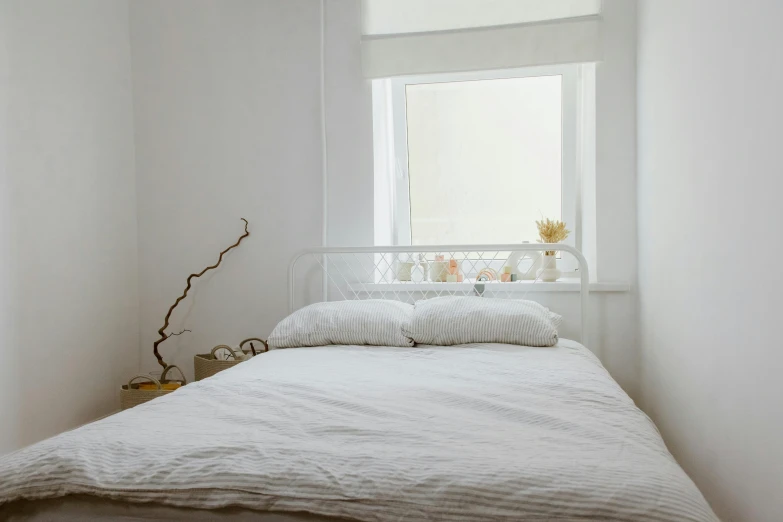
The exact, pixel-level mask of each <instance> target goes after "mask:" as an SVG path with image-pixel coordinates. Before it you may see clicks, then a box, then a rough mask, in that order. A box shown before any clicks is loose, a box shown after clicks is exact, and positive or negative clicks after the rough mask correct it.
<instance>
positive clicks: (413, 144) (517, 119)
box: [406, 76, 562, 245]
mask: <svg viewBox="0 0 783 522" xmlns="http://www.w3.org/2000/svg"><path fill="white" fill-rule="evenodd" d="M561 100H562V77H560V76H544V77H532V78H512V79H499V80H479V81H467V82H453V83H432V84H418V85H408V86H407V87H406V110H407V127H408V171H409V180H410V208H411V241H412V243H413V244H414V245H429V244H486V243H519V242H521V241H531V242H535V241H536V240H537V239H538V233H537V230H536V225H535V221H536V220H537V219H541V216H546V217H550V218H558V219H560V218H561V216H562V204H561V186H562V101H561Z"/></svg>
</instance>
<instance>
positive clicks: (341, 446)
mask: <svg viewBox="0 0 783 522" xmlns="http://www.w3.org/2000/svg"><path fill="white" fill-rule="evenodd" d="M71 495H82V496H84V495H87V496H90V497H97V498H100V499H103V500H111V501H118V502H121V503H133V504H136V503H142V504H150V505H154V506H168V507H179V508H199V509H222V508H231V509H234V510H251V511H256V512H264V513H278V514H286V513H297V514H298V513H307V514H310V515H315V516H319V517H340V518H347V519H355V520H367V521H379V522H384V521H392V520H394V521H398V520H414V521H415V520H449V521H473V520H487V521H509V520H561V521H567V520H580V521H584V520H633V521H678V522H679V521H714V520H717V519H716V517H715V515H714V514H713V512H712V511H711V509H710V508H709V506H708V505H707V503H706V502H705V500H704V498H703V497H702V495H701V494H700V492H699V491H698V489H697V488H696V486H695V485H694V484H693V482H692V481H691V480H690V479H689V478H688V476H687V475H686V474H685V473H684V472H683V470H682V469H681V468H680V467H679V466H678V465H677V463H676V462H675V460H674V458H672V456H671V455H670V454H669V452H668V451H667V449H666V446H665V445H664V443H663V441H662V440H661V437H660V435H659V434H658V432H657V430H656V428H655V426H654V425H653V424H652V422H651V421H650V420H649V419H648V418H647V417H646V416H645V415H644V413H642V412H641V411H640V410H639V409H638V408H636V406H635V405H634V404H633V402H632V401H631V399H630V398H629V397H628V396H627V395H626V394H625V393H624V392H623V391H622V389H621V388H620V387H619V386H618V385H617V384H616V383H615V382H614V381H613V380H612V379H611V377H610V376H609V375H608V373H607V372H606V370H605V369H604V368H603V367H602V366H601V364H600V362H599V361H598V360H597V359H596V358H595V357H594V356H593V354H592V353H591V352H590V351H589V350H587V349H586V348H584V347H583V346H581V345H579V344H578V343H575V342H572V341H563V340H561V341H560V343H559V344H558V345H557V346H555V347H552V348H528V347H520V346H511V345H500V344H473V345H461V346H450V347H437V346H432V347H426V346H419V347H416V348H388V347H363V346H329V347H317V348H297V349H289V350H277V351H272V352H269V353H267V354H264V355H262V356H260V357H256V358H254V359H253V360H251V361H249V362H247V363H243V364H241V365H238V366H236V367H234V368H233V369H231V370H227V371H225V372H222V373H220V374H218V375H216V376H215V377H213V378H210V379H206V380H204V381H200V382H197V383H193V384H189V385H188V386H186V387H185V388H182V389H181V390H178V391H177V392H176V393H172V394H169V395H167V396H165V397H162V398H159V399H156V400H155V401H152V402H150V403H147V404H144V405H141V406H138V407H136V408H133V409H131V410H127V411H125V412H122V413H119V414H117V415H114V416H112V417H109V418H106V419H103V420H101V421H98V422H96V423H93V424H90V425H87V426H84V427H82V428H79V429H77V430H74V431H71V432H68V433H64V434H62V435H59V436H57V437H54V438H52V439H48V440H46V441H43V442H41V443H39V444H36V445H34V446H31V447H29V448H26V449H23V450H21V451H19V452H16V453H13V454H11V455H7V456H5V457H2V458H0V510H2V511H0V513H5V514H6V515H8V514H11V513H14V512H15V510H18V509H20V508H21V507H24V506H27V508H28V509H29V507H30V506H31V505H33V506H34V505H35V503H34V502H32V503H31V502H30V501H36V500H44V499H59V498H63V497H69V496H71ZM22 501H27V502H26V503H20V502H22Z"/></svg>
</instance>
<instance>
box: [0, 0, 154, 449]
mask: <svg viewBox="0 0 783 522" xmlns="http://www.w3.org/2000/svg"><path fill="white" fill-rule="evenodd" d="M0 20H1V21H2V22H0V23H2V25H1V26H0V29H2V30H1V31H0V87H1V88H0V96H2V98H1V99H0V102H2V106H0V138H2V141H0V191H2V192H0V205H2V208H1V209H0V212H2V225H1V226H0V241H2V244H0V251H2V256H1V259H0V262H2V265H0V280H2V285H3V288H2V300H1V301H0V304H2V309H0V317H2V324H0V327H1V328H2V333H1V334H2V338H1V339H0V360H2V364H0V414H2V422H0V453H3V452H5V451H8V450H11V449H14V448H16V447H18V446H20V445H23V444H28V443H31V442H34V441H36V440H39V439H42V438H45V437H47V436H50V435H53V434H55V433H57V432H60V431H63V430H66V429H68V428H72V427H74V426H76V425H78V424H81V423H84V422H87V421H90V420H93V419H95V418H96V417H98V416H100V415H103V414H105V413H109V412H111V411H114V410H116V409H118V407H119V400H118V397H119V385H120V384H121V382H122V381H123V380H124V379H127V378H128V376H129V375H132V374H133V373H135V371H136V369H137V368H138V360H139V357H138V351H137V346H138V318H137V313H138V298H137V290H136V286H137V259H136V217H135V216H136V198H135V184H134V147H133V131H132V128H133V120H132V109H131V103H132V99H131V79H130V49H129V45H128V11H127V3H126V1H125V0H78V1H73V2H58V1H56V0H2V1H0Z"/></svg>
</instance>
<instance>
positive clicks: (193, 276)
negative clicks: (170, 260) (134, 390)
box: [152, 218, 250, 368]
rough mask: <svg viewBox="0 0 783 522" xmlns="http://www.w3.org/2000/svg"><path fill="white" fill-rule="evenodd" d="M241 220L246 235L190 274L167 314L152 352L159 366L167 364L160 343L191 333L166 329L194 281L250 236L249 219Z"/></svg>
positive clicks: (218, 264) (218, 263)
mask: <svg viewBox="0 0 783 522" xmlns="http://www.w3.org/2000/svg"><path fill="white" fill-rule="evenodd" d="M241 219H242V221H244V222H245V233H244V234H242V235H241V236H239V239H237V242H236V243H234V244H233V245H231V246H230V247H228V248H226V249H225V250H223V251H222V252H221V253H220V257H218V260H217V263H215V264H214V265H211V266H208V267H206V268H205V269H204V270H202V271H201V272H199V273H197V274H190V275H189V276H188V281H187V283H188V284H187V286H186V287H185V291H184V292H182V295H181V296H179V297H178V298H177V300H176V301H174V304H173V305H171V308H169V311H168V313H167V314H166V319H164V321H163V326H161V327H160V330H158V335H160V338H159V339H158V340H157V341H155V344H154V345H153V350H152V352H153V353H154V354H155V357H156V358H157V359H158V364H160V365H161V366H163V367H164V368H165V367H166V363H165V361H164V360H163V357H161V356H160V352H159V351H158V346H159V345H160V343H162V342H163V341H165V340H166V339H168V338H169V337H174V336H176V335H182V334H183V333H185V332H189V331H190V330H182V331H181V332H179V333H171V334H167V333H166V328H168V327H169V319H171V314H172V312H174V309H175V308H176V307H177V305H178V304H179V303H180V302H181V301H182V300H183V299H185V298H186V297H187V296H188V291H190V288H191V282H192V281H193V279H197V278H199V277H201V276H203V275H204V274H205V273H206V272H208V271H210V270H213V269H215V268H217V267H218V266H220V263H221V262H222V261H223V256H224V255H225V254H226V252H228V251H229V250H231V249H234V248H236V247H238V246H239V244H240V243H241V242H242V240H243V239H245V238H246V237H248V236H249V235H250V231H249V230H248V229H247V227H248V225H249V223H248V222H247V219H245V218H241Z"/></svg>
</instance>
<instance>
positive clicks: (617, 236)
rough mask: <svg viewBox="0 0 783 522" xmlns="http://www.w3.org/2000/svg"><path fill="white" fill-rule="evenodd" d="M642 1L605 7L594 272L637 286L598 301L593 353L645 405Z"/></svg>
mask: <svg viewBox="0 0 783 522" xmlns="http://www.w3.org/2000/svg"><path fill="white" fill-rule="evenodd" d="M636 11H637V2H636V0H603V4H602V13H601V16H602V17H603V24H604V30H603V38H604V42H603V45H604V59H603V61H602V62H601V63H599V64H597V66H596V83H595V88H596V93H595V96H596V99H595V104H596V136H595V138H596V144H595V147H596V148H595V169H596V172H595V180H594V186H593V187H592V188H591V190H592V191H594V193H595V202H594V204H595V231H594V233H595V243H596V244H595V248H596V250H595V261H596V263H595V266H593V267H592V268H593V271H594V272H595V275H596V276H597V278H598V279H599V280H604V281H622V282H628V283H631V291H630V292H629V293H625V294H610V295H603V296H600V297H598V298H597V299H595V306H593V309H592V310H593V316H594V321H595V322H594V324H593V325H592V327H591V332H592V338H591V346H590V347H591V348H594V349H595V350H597V351H599V352H600V354H601V360H602V362H603V363H604V365H605V366H606V367H607V369H608V370H609V371H610V373H611V374H612V376H613V377H614V378H615V379H616V380H617V382H618V383H620V385H621V386H622V387H623V388H624V389H625V391H626V392H627V393H628V394H629V395H630V396H631V397H632V398H633V399H638V398H639V388H640V386H639V360H638V356H639V353H638V348H637V345H638V343H637V333H638V332H637V312H636V301H637V298H636V285H635V282H636V276H637V266H636V245H637V230H636V15H637V12H636Z"/></svg>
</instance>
